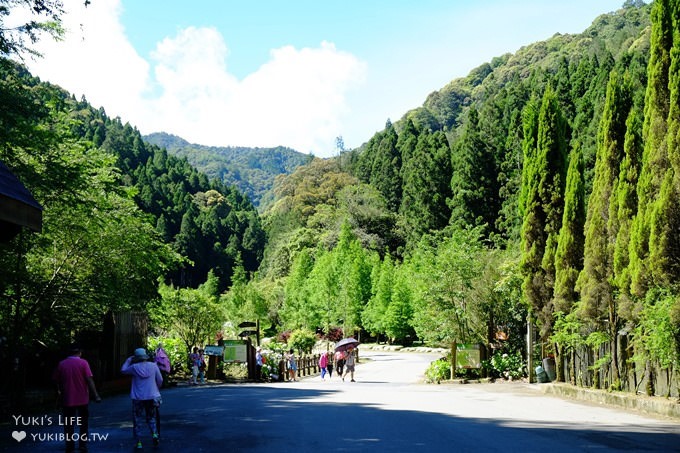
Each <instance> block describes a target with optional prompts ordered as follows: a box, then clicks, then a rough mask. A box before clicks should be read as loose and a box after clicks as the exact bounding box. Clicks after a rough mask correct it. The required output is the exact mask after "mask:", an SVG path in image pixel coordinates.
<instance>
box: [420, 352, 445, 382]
mask: <svg viewBox="0 0 680 453" xmlns="http://www.w3.org/2000/svg"><path fill="white" fill-rule="evenodd" d="M449 379H451V361H450V360H449V359H447V358H445V357H443V358H441V359H439V360H435V361H434V362H432V363H430V366H429V367H427V370H426V371H425V382H428V383H430V384H434V383H437V384H439V383H440V382H441V381H447V380H449Z"/></svg>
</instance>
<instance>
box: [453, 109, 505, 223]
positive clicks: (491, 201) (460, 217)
mask: <svg viewBox="0 0 680 453" xmlns="http://www.w3.org/2000/svg"><path fill="white" fill-rule="evenodd" d="M489 141H490V137H485V136H483V133H482V131H481V130H480V119H479V113H478V112H477V110H476V109H475V108H474V107H470V110H469V111H468V116H467V121H466V122H465V123H464V126H463V132H462V135H461V136H460V137H459V139H458V140H457V141H456V144H455V146H454V147H453V150H452V153H451V154H452V159H451V160H452V163H451V167H452V169H453V170H452V172H453V176H452V177H451V199H450V201H449V206H450V207H451V223H452V224H453V225H456V226H459V227H475V226H482V225H486V228H487V234H488V233H489V232H490V230H491V229H492V228H493V227H494V226H495V219H496V217H497V215H498V209H499V202H498V187H497V176H496V175H497V174H498V170H497V168H496V162H495V153H494V151H493V149H492V147H491V146H490V143H489Z"/></svg>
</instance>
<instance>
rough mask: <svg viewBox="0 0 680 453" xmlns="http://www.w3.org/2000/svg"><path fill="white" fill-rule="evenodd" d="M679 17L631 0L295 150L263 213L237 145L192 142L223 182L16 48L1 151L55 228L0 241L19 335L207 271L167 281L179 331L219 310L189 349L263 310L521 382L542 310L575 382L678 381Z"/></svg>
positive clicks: (288, 327)
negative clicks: (453, 357) (356, 136)
mask: <svg viewBox="0 0 680 453" xmlns="http://www.w3.org/2000/svg"><path fill="white" fill-rule="evenodd" d="M678 11H680V2H679V1H678V0H657V1H655V2H654V3H653V4H652V5H647V4H645V3H644V2H642V1H639V0H628V1H626V2H625V4H624V6H623V8H621V9H620V10H618V11H615V12H612V13H609V14H604V15H602V16H600V17H598V18H597V19H596V20H595V21H594V22H593V24H592V26H591V27H589V28H588V29H587V30H585V31H584V32H583V33H581V34H575V35H559V34H558V35H555V36H553V37H551V38H550V39H548V40H545V41H542V42H538V43H534V44H531V45H528V46H526V47H523V48H521V49H519V50H518V51H517V52H515V53H514V54H506V55H503V56H500V57H498V58H494V59H493V60H492V61H491V62H489V63H485V64H482V65H481V66H479V67H478V68H475V69H474V70H472V71H471V72H470V74H469V75H468V76H467V77H464V78H461V79H456V80H453V81H452V82H451V83H449V84H448V85H447V86H445V87H443V88H442V89H441V90H439V91H436V92H434V93H432V94H431V95H430V96H428V98H427V99H426V100H425V102H424V104H423V105H422V106H421V107H418V108H415V109H413V110H412V111H409V112H406V113H405V115H404V116H403V117H402V118H399V119H398V120H396V121H394V122H393V121H391V120H389V119H387V120H386V125H385V128H384V130H382V131H380V132H378V133H376V134H375V135H374V136H373V137H370V138H369V139H368V140H367V142H366V143H365V144H364V145H363V146H362V147H360V148H359V149H356V150H351V151H347V152H343V153H341V154H340V155H339V156H338V157H336V158H333V159H311V160H310V161H309V162H307V163H306V164H304V165H300V166H297V167H294V166H293V165H291V166H288V165H289V162H290V161H289V160H288V154H287V153H288V150H280V151H281V153H275V154H277V155H279V157H277V159H276V160H275V161H274V162H270V163H269V164H268V170H273V171H274V172H276V171H280V170H284V171H281V173H284V174H281V175H280V176H279V177H277V178H276V181H275V183H274V188H273V199H272V201H271V203H267V206H266V209H263V213H262V216H261V217H258V215H257V213H256V212H255V210H254V208H253V206H252V205H251V203H250V202H249V201H248V200H247V199H246V198H245V197H244V196H243V195H242V194H241V193H240V192H238V191H237V190H236V189H233V188H231V187H228V186H227V185H226V184H225V182H224V177H225V176H224V175H225V172H232V171H234V172H235V171H236V170H231V169H230V170H226V169H222V162H220V160H221V159H222V158H224V159H225V160H230V161H231V160H237V157H235V156H236V155H238V154H239V152H238V151H237V150H236V149H231V148H229V149H223V150H222V152H221V154H220V157H219V159H216V158H215V156H214V154H213V152H212V151H213V150H212V149H204V148H206V147H196V148H195V146H196V145H189V146H188V147H187V148H182V149H185V150H186V152H187V153H189V154H191V155H192V156H193V157H191V159H194V158H196V159H198V160H197V161H196V162H197V165H199V166H201V165H204V166H205V168H206V171H207V172H209V173H210V171H211V170H212V171H214V172H215V173H214V176H217V177H219V179H218V180H210V179H209V177H208V176H206V175H205V174H204V173H200V172H198V171H196V170H195V169H194V168H192V166H191V163H190V161H189V160H188V159H189V157H188V155H187V157H176V156H174V155H169V154H168V151H166V150H165V148H160V147H158V146H156V145H153V144H150V143H148V142H145V141H144V140H143V138H142V137H141V136H140V134H139V133H138V132H137V131H136V130H135V129H134V127H132V126H130V125H127V124H125V125H124V124H122V123H121V122H120V120H111V119H109V118H107V117H106V115H105V113H104V111H103V109H100V110H94V109H92V108H91V107H90V106H89V105H88V104H87V103H86V102H85V101H84V100H83V101H77V100H75V99H73V98H72V97H71V96H69V95H68V94H67V93H64V92H63V91H61V90H59V89H58V88H56V87H53V86H51V85H48V84H43V83H39V82H38V81H37V80H35V79H33V78H32V77H30V75H29V74H27V73H25V71H23V70H22V69H21V68H20V67H17V66H16V65H12V64H9V63H7V62H4V63H3V64H4V65H3V66H2V71H3V74H2V78H1V79H0V81H1V83H2V85H1V86H0V95H2V105H7V106H9V108H8V109H6V110H1V111H0V121H1V122H0V125H1V126H2V127H0V139H1V140H2V141H0V143H1V144H2V147H0V159H1V160H3V161H4V162H5V163H7V165H8V166H9V167H10V168H11V169H12V170H13V171H14V172H16V174H17V175H18V176H19V177H20V178H21V179H22V180H23V181H24V182H25V183H26V185H27V186H28V187H29V189H31V191H33V193H34V194H35V195H36V198H37V199H38V200H39V201H40V202H41V203H42V204H43V206H45V208H46V211H45V212H46V222H45V231H44V232H43V234H41V235H35V236H30V237H28V238H23V239H18V240H16V241H14V242H13V243H11V244H8V245H0V247H3V248H4V250H3V251H6V253H2V254H0V259H2V260H3V261H2V263H0V264H1V265H2V266H3V269H11V271H9V272H7V273H5V274H2V275H0V284H2V286H0V289H1V290H2V296H3V298H4V299H6V300H7V301H8V305H7V306H8V307H11V308H10V309H8V310H6V311H3V312H1V313H0V316H3V318H2V321H3V322H2V323H1V324H0V326H5V325H10V324H11V325H12V326H21V323H22V322H23V321H24V320H26V319H28V317H29V316H33V315H38V321H37V323H36V325H37V326H38V327H34V326H32V325H29V327H30V329H32V332H31V333H30V334H36V335H37V333H36V331H37V329H40V328H44V329H47V331H48V334H43V337H44V336H45V335H46V336H48V337H55V336H56V333H61V334H63V335H67V332H68V329H75V324H73V322H74V321H73V320H72V319H75V320H76V322H77V321H82V322H84V325H85V326H89V325H92V321H85V319H83V318H85V314H86V313H95V314H99V313H101V311H102V310H104V309H110V308H137V309H145V308H146V302H147V301H149V300H150V299H153V298H154V297H156V296H157V292H158V286H157V285H156V283H157V282H156V279H157V278H158V277H163V278H165V279H166V280H169V281H171V282H173V283H175V284H176V285H180V286H192V287H195V286H197V285H199V284H201V283H203V282H204V281H205V283H204V284H203V285H202V287H200V288H198V290H197V291H196V292H190V291H188V292H181V291H176V290H175V288H174V287H170V286H163V285H162V286H161V289H162V292H163V293H164V294H165V296H163V302H164V303H163V304H161V309H160V310H159V311H158V313H160V314H161V315H165V316H164V317H165V320H166V323H165V325H164V326H163V327H164V328H165V329H167V331H168V332H170V333H173V334H178V332H179V331H180V330H182V329H184V326H185V325H186V324H187V322H188V321H187V320H189V321H193V320H194V319H195V318H194V314H195V313H197V312H198V311H199V310H202V309H205V310H204V313H205V317H204V319H206V321H205V323H203V325H207V324H210V327H209V329H208V330H205V331H202V332H200V335H199V334H196V335H194V336H192V337H191V340H184V341H185V343H186V345H187V346H189V345H190V344H195V343H196V342H198V341H199V340H200V341H205V339H210V340H212V338H213V335H214V332H215V331H216V330H217V329H219V328H220V326H224V325H228V323H224V322H223V323H221V324H220V322H222V321H225V320H226V321H229V322H231V324H232V325H234V326H236V325H238V324H239V323H240V322H242V321H244V320H252V319H258V320H260V323H261V325H262V328H263V330H264V331H267V332H269V333H272V334H273V333H281V332H283V331H292V333H291V335H290V336H289V337H288V338H289V339H290V338H296V337H298V338H300V337H304V336H305V335H307V336H311V337H312V339H313V338H314V335H316V333H321V334H323V335H327V336H329V337H330V336H331V333H332V332H337V331H338V330H341V331H342V333H343V334H344V335H352V334H355V335H361V336H362V338H363V336H366V335H370V336H372V337H373V338H377V339H380V340H387V341H390V342H399V343H408V342H411V341H413V339H416V338H417V339H419V340H422V341H424V342H426V343H428V344H436V345H443V346H446V347H449V346H450V345H451V344H452V343H453V342H462V343H482V344H484V345H486V346H488V347H489V348H490V350H491V351H492V352H493V353H494V356H493V357H491V359H490V361H489V363H487V364H486V365H485V366H486V367H487V368H488V369H489V370H492V371H494V372H495V373H496V375H497V376H500V375H502V374H501V373H503V372H507V371H508V369H507V368H505V369H501V367H502V364H503V363H506V364H507V363H508V362H512V361H513V359H512V357H514V358H516V360H514V363H516V364H517V363H518V364H519V365H518V366H517V365H516V366H515V370H514V372H518V373H519V374H520V375H521V373H522V372H523V370H524V371H526V368H522V361H523V360H524V359H525V358H526V357H524V356H523V354H524V351H525V350H526V349H525V348H526V345H525V344H524V339H525V338H526V337H527V335H526V334H527V325H528V324H529V325H531V326H532V327H531V331H532V332H533V331H534V330H535V335H534V336H535V337H536V338H537V340H538V345H537V347H535V348H534V349H533V350H531V354H530V357H532V358H534V359H541V358H554V359H555V360H556V363H557V378H558V379H559V380H563V381H569V382H572V383H574V384H577V385H583V386H589V387H599V388H607V389H626V390H631V391H637V390H638V389H639V388H641V386H644V387H646V389H647V393H648V394H664V395H675V396H677V395H678V380H677V373H676V370H677V369H678V366H680V288H679V287H678V281H680V242H679V239H678V238H679V236H678V234H677V232H678V231H680V214H679V213H680V207H679V206H678V200H680V178H679V177H678V175H680V144H679V143H678V137H679V136H680V132H679V131H678V130H679V129H680V107H679V106H680V71H679V69H680V37H679V36H678V33H677V30H680V17H678ZM156 140H162V141H160V142H159V143H161V144H162V145H163V146H165V147H168V148H170V147H173V146H176V145H175V144H173V143H175V142H176V141H177V140H178V139H177V138H175V137H171V136H167V135H163V136H156ZM182 146H184V145H183V144H182ZM180 147H181V146H178V148H177V149H179V148H180ZM227 150H230V151H227ZM232 151H233V152H234V155H233V156H232V155H231V154H229V153H231V152H232ZM178 152H179V151H178ZM182 152H184V151H182ZM228 154H229V156H227V155H228ZM241 157H243V156H241ZM204 159H205V160H204ZM213 159H215V160H213ZM305 159H306V157H305ZM238 171H239V172H240V171H242V170H238ZM220 172H222V173H220ZM260 219H262V220H261V222H262V227H261V226H260ZM264 231H266V239H267V243H266V247H265V246H264V243H265V233H264ZM258 265H259V267H258ZM256 269H257V272H249V271H254V270H256ZM211 270H212V272H209V271H211ZM225 288H227V291H226V292H225V291H223V290H224V289H225ZM121 291H122V292H123V294H122V295H120V292H121ZM187 307H188V308H187ZM168 313H170V314H171V315H167V314H168ZM55 314H57V315H67V316H66V318H65V319H68V321H62V320H60V321H59V322H55V323H54V325H50V324H49V322H50V320H51V319H52V317H53V316H54V315H55ZM162 317H163V316H159V318H162ZM60 319H61V318H60ZM156 322H158V323H159V324H160V322H159V321H156ZM173 323H175V324H174V325H173ZM182 323H183V324H182ZM193 324H196V323H195V322H194V323H193ZM199 324H200V323H199ZM213 324H214V325H213ZM178 325H179V327H178ZM180 327H181V328H182V329H180ZM50 329H51V330H50ZM17 331H20V329H19V330H17ZM52 331H54V332H52ZM57 331H58V332H57ZM53 333H55V335H53ZM194 333H195V332H194ZM13 335H15V337H16V338H15V341H16V340H17V339H19V337H22V338H24V337H25V338H29V337H28V336H27V334H26V335H25V334H24V333H23V332H22V333H20V334H13ZM30 338H32V337H30ZM187 338H188V337H187ZM508 357H510V358H508ZM508 366H509V365H508ZM528 371H529V372H531V371H533V370H532V369H531V367H529V370H528Z"/></svg>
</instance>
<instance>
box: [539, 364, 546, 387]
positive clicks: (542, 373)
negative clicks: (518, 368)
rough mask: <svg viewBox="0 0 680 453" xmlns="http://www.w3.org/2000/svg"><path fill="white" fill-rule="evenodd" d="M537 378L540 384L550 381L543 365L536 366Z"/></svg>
mask: <svg viewBox="0 0 680 453" xmlns="http://www.w3.org/2000/svg"><path fill="white" fill-rule="evenodd" d="M536 380H537V381H538V383H539V384H543V383H545V382H548V375H547V374H546V373H545V370H544V369H543V367H542V366H541V365H539V366H537V367H536Z"/></svg>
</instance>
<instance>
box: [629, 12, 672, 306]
mask: <svg viewBox="0 0 680 453" xmlns="http://www.w3.org/2000/svg"><path fill="white" fill-rule="evenodd" d="M671 12H672V11H671V8H670V0H658V1H656V2H654V4H653V6H652V31H651V37H650V57H649V64H648V67H647V91H646V94H645V112H644V123H643V129H642V136H643V143H644V144H645V145H644V153H643V157H642V168H641V170H640V178H639V182H638V187H637V196H638V209H637V214H636V216H635V219H634V221H633V225H632V227H631V256H630V274H631V293H632V294H633V295H635V296H638V297H642V296H643V295H644V294H645V293H646V291H647V288H648V287H649V286H650V285H651V284H653V283H654V282H653V277H652V275H651V264H650V262H649V261H650V252H651V248H652V247H653V244H650V235H651V231H652V226H653V225H658V224H659V223H658V222H657V221H656V219H655V216H656V215H658V214H661V212H660V210H659V209H657V208H656V207H655V200H656V199H657V197H658V195H659V193H660V192H661V186H662V183H663V180H664V178H665V175H666V171H667V170H668V168H669V166H670V164H669V162H668V150H667V137H666V132H667V119H668V113H669V110H668V109H669V99H670V92H669V89H668V77H669V69H670V50H671V48H672V46H673V33H674V30H673V21H672V18H671ZM657 239H660V238H657Z"/></svg>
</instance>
